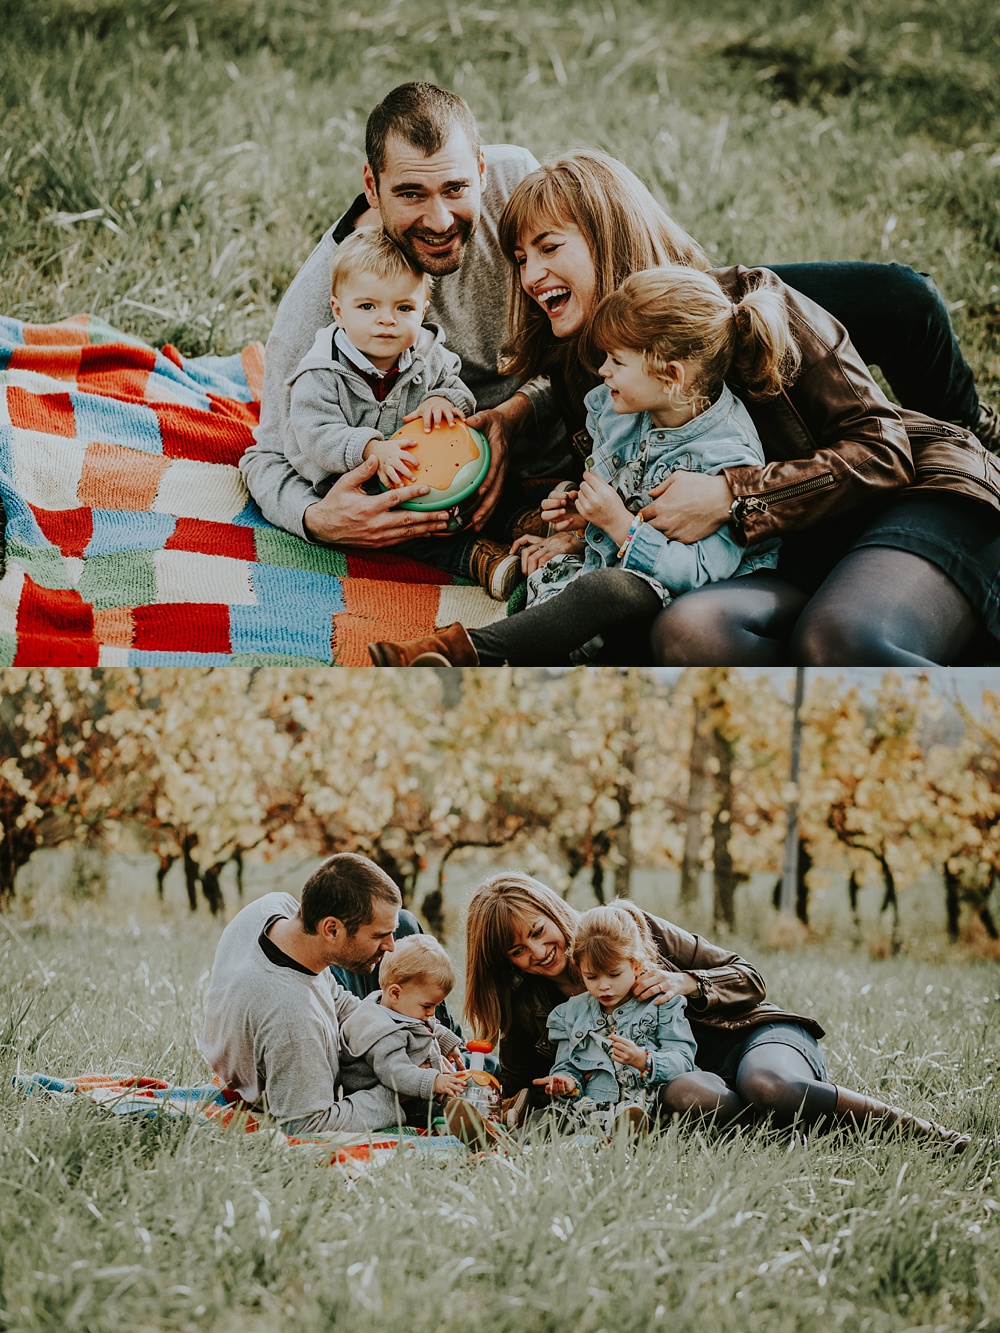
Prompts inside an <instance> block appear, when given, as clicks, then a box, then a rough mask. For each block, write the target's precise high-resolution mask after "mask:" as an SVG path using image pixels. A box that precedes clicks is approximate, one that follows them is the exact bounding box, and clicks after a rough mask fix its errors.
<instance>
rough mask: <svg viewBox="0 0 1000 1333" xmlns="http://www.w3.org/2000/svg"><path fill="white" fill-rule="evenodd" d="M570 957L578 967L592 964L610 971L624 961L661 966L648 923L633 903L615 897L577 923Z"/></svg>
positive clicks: (592, 910)
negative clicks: (611, 901) (612, 900)
mask: <svg viewBox="0 0 1000 1333" xmlns="http://www.w3.org/2000/svg"><path fill="white" fill-rule="evenodd" d="M569 952H570V957H571V958H572V960H573V964H574V966H575V967H576V968H577V969H579V968H580V967H582V966H584V965H585V963H589V964H590V966H591V967H592V968H594V970H595V971H597V972H608V971H611V970H613V969H614V968H616V967H620V966H621V964H622V963H623V962H629V963H632V962H635V963H640V964H641V965H642V967H643V968H644V969H645V968H647V967H659V965H660V955H659V953H658V952H657V948H656V944H655V942H654V940H653V935H652V932H651V931H650V929H649V922H648V921H647V920H646V918H645V917H644V916H643V914H642V912H640V911H639V909H638V907H636V906H635V904H634V903H630V902H626V901H625V900H624V899H622V898H616V899H615V901H614V902H613V903H608V904H607V906H606V907H592V908H591V909H590V911H589V912H584V914H583V916H581V917H580V920H579V921H578V922H577V927H576V933H575V934H574V936H573V943H572V944H571V946H570V951H569Z"/></svg>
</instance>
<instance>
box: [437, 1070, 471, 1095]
mask: <svg viewBox="0 0 1000 1333" xmlns="http://www.w3.org/2000/svg"><path fill="white" fill-rule="evenodd" d="M464 1091H465V1079H464V1078H463V1077H462V1075H461V1074H449V1073H447V1072H446V1071H442V1072H441V1073H440V1074H438V1076H437V1078H436V1079H435V1080H434V1092H435V1094H436V1095H437V1096H438V1097H461V1095H462V1093H463V1092H464Z"/></svg>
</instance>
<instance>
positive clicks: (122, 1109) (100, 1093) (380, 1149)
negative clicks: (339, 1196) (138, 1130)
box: [13, 1073, 468, 1166]
mask: <svg viewBox="0 0 1000 1333" xmlns="http://www.w3.org/2000/svg"><path fill="white" fill-rule="evenodd" d="M13 1083H14V1087H16V1088H18V1089H19V1090H20V1091H21V1092H23V1093H24V1094H25V1095H26V1096H32V1095H34V1094H37V1093H44V1094H46V1095H47V1096H51V1097H60V1098H73V1097H78V1096H83V1097H86V1098H88V1099H89V1100H90V1101H92V1102H95V1103H96V1104H97V1105H98V1106H101V1107H103V1108H105V1109H106V1110H108V1111H111V1112H113V1113H114V1114H115V1115H144V1116H167V1117H170V1118H178V1117H183V1118H185V1119H187V1120H192V1121H194V1122H195V1123H197V1124H200V1125H220V1126H222V1127H223V1128H227V1129H229V1128H232V1129H235V1130H237V1131H239V1132H242V1133H245V1134H254V1133H256V1132H257V1131H258V1130H262V1129H269V1130H270V1131H271V1132H272V1133H273V1135H274V1136H275V1137H276V1138H278V1139H279V1140H280V1141H281V1142H282V1143H283V1144H284V1145H287V1146H288V1147H291V1148H296V1149H302V1150H304V1151H308V1152H309V1153H310V1154H311V1155H312V1156H315V1157H316V1159H317V1160H318V1161H321V1162H323V1163H325V1164H328V1165H330V1166H353V1165H364V1164H365V1163H376V1162H380V1161H383V1160H385V1158H386V1157H387V1156H388V1155H390V1154H392V1153H394V1152H397V1151H398V1150H399V1149H400V1148H405V1149H414V1150H417V1151H420V1152H447V1151H450V1150H454V1149H457V1150H460V1151H461V1153H462V1154H465V1153H466V1152H467V1151H468V1150H467V1149H466V1147H465V1145H464V1144H463V1143H462V1141H461V1140H460V1139H457V1138H454V1137H452V1136H451V1135H448V1134H442V1135H435V1136H433V1137H432V1136H430V1135H427V1134H426V1133H422V1132H420V1131H418V1130H416V1129H410V1128H404V1129H403V1132H402V1133H401V1134H400V1133H396V1132H393V1131H386V1130H377V1131H375V1133H374V1134H373V1135H365V1134H339V1133H332V1134H316V1135H314V1136H302V1137H289V1136H288V1135H285V1134H282V1133H281V1131H280V1130H278V1129H276V1128H274V1125H273V1122H270V1123H269V1122H267V1121H266V1120H265V1118H264V1117H263V1116H261V1115H259V1114H257V1113H256V1112H254V1111H252V1110H251V1109H250V1108H249V1107H248V1106H247V1105H246V1103H245V1102H243V1101H241V1100H240V1098H239V1096H238V1095H237V1094H236V1093H235V1092H231V1091H229V1090H228V1089H226V1088H223V1087H221V1086H220V1085H219V1083H218V1081H217V1080H215V1081H213V1082H211V1083H205V1084H200V1085H198V1086H195V1087H177V1086H175V1085H173V1084H170V1083H167V1082H165V1081H164V1080H163V1079H159V1078H149V1077H145V1076H141V1077H125V1078H119V1077H117V1076H115V1075H109V1074H79V1075H77V1076H76V1077H74V1078H54V1077H53V1076H52V1075H51V1074H37V1073H36V1074H17V1075H15V1076H14V1079H13Z"/></svg>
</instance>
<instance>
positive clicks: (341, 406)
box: [285, 324, 476, 494]
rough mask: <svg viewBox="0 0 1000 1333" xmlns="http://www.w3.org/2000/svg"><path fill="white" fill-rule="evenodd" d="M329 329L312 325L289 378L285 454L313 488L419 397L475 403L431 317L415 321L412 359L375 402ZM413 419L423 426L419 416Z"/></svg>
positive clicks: (356, 459)
mask: <svg viewBox="0 0 1000 1333" xmlns="http://www.w3.org/2000/svg"><path fill="white" fill-rule="evenodd" d="M335 332H336V330H335V329H333V328H324V329H320V330H319V332H318V333H317V334H316V337H315V339H314V340H313V345H312V347H311V348H310V349H309V351H308V352H307V353H306V355H305V356H304V357H303V358H302V360H301V361H300V362H299V364H298V366H297V367H296V369H295V374H294V375H292V377H291V379H290V380H289V384H290V386H291V392H292V396H291V407H290V411H289V417H288V430H287V432H286V434H285V457H286V458H287V459H288V461H289V463H291V465H292V467H293V468H294V469H295V471H296V472H297V473H298V474H299V476H300V477H304V478H305V479H306V481H308V482H310V483H311V484H312V485H313V486H314V487H315V488H316V490H317V491H318V492H319V493H320V494H325V493H326V492H327V491H328V490H329V489H330V486H331V485H332V484H333V483H334V481H336V479H337V477H339V476H342V475H343V473H345V472H350V471H351V470H352V469H353V468H356V467H358V466H359V464H360V463H361V461H362V456H363V454H364V448H365V445H366V444H367V443H368V441H369V440H374V439H388V437H389V436H390V435H392V434H394V432H395V431H396V430H398V428H399V427H400V426H401V425H402V424H403V418H404V417H405V416H407V415H408V414H409V413H410V412H414V411H416V409H417V408H418V407H419V406H420V404H421V403H422V402H423V401H424V399H425V398H431V397H441V398H447V399H448V401H449V402H450V403H454V404H455V406H456V407H457V408H458V410H459V411H460V412H461V413H463V414H464V415H465V416H471V415H472V413H473V412H474V411H475V410H476V400H475V398H473V396H472V393H471V391H470V390H469V389H468V388H466V386H465V385H464V384H463V383H462V381H461V379H460V378H459V372H460V371H461V369H462V363H461V361H460V360H459V359H458V357H457V356H456V355H455V353H454V352H449V351H448V349H447V348H446V347H445V345H444V332H443V330H442V329H440V328H439V327H438V326H437V325H435V324H425V325H424V326H423V327H422V328H421V330H420V333H419V335H418V337H417V342H416V346H415V347H414V348H413V359H412V361H411V362H410V364H409V366H408V367H407V368H406V370H403V371H401V372H400V374H399V378H398V379H397V380H396V382H395V384H394V385H393V386H392V388H391V389H390V390H389V392H388V394H387V395H386V397H385V400H384V401H383V402H381V403H380V402H379V401H378V400H377V398H376V397H375V394H374V393H373V391H372V387H371V385H370V384H369V383H368V382H367V380H366V379H365V378H364V376H363V375H362V374H361V373H360V371H359V370H358V369H357V368H356V367H355V366H352V365H351V364H350V363H349V362H347V361H342V360H341V359H340V357H339V356H338V354H337V349H336V348H335V347H334V345H333V338H334V334H335ZM413 427H414V429H415V430H420V431H422V430H423V428H424V427H423V423H422V422H420V421H415V422H414V423H413Z"/></svg>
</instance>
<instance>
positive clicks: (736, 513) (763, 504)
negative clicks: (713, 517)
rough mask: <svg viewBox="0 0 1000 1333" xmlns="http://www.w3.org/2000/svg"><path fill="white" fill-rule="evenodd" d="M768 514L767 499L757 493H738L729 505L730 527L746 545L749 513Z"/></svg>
mask: <svg viewBox="0 0 1000 1333" xmlns="http://www.w3.org/2000/svg"><path fill="white" fill-rule="evenodd" d="M752 513H757V514H766V513H767V501H766V500H762V499H761V498H760V497H759V496H757V495H738V496H737V497H736V499H735V500H734V501H733V503H732V504H731V505H730V506H729V527H730V530H731V531H732V534H733V536H734V537H735V538H736V540H737V541H738V542H740V544H741V545H744V546H745V545H746V540H747V534H746V528H745V524H746V517H747V514H752Z"/></svg>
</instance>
